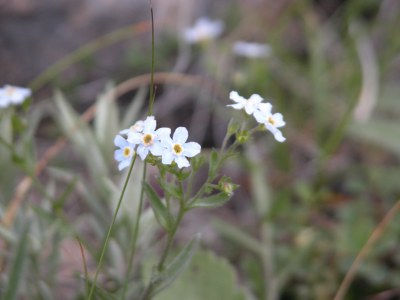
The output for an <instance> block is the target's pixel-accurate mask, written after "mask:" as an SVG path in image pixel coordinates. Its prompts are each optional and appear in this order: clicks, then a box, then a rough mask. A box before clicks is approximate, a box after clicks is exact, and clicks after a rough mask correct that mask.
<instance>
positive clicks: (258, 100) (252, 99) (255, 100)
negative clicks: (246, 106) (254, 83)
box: [249, 94, 264, 104]
mask: <svg viewBox="0 0 400 300" xmlns="http://www.w3.org/2000/svg"><path fill="white" fill-rule="evenodd" d="M263 100H264V99H263V98H261V96H260V95H258V94H253V95H251V96H250V98H249V102H251V103H254V104H258V103H261V102H262V101H263Z"/></svg>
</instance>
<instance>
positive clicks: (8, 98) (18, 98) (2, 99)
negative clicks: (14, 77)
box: [0, 85, 32, 108]
mask: <svg viewBox="0 0 400 300" xmlns="http://www.w3.org/2000/svg"><path fill="white" fill-rule="evenodd" d="M31 94H32V91H31V90H30V89H27V88H22V87H17V86H12V85H5V86H4V87H2V88H0V108H3V107H7V106H9V105H12V104H21V103H23V102H24V101H25V99H26V98H28V97H30V96H31Z"/></svg>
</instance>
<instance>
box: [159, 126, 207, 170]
mask: <svg viewBox="0 0 400 300" xmlns="http://www.w3.org/2000/svg"><path fill="white" fill-rule="evenodd" d="M187 138H188V131H187V129H186V128H185V127H178V128H177V129H176V130H175V132H174V135H173V137H172V139H171V137H170V136H169V135H168V136H167V137H165V138H164V141H163V145H164V147H165V150H164V152H163V153H162V163H163V164H165V165H170V164H171V163H172V162H173V161H175V162H176V164H177V165H178V168H182V167H189V166H190V163H189V161H188V160H187V158H186V157H193V156H195V155H197V154H199V153H200V151H201V146H200V145H199V144H198V143H196V142H189V143H186V140H187Z"/></svg>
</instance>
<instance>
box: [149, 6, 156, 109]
mask: <svg viewBox="0 0 400 300" xmlns="http://www.w3.org/2000/svg"><path fill="white" fill-rule="evenodd" d="M149 2H150V14H151V78H150V101H149V115H150V116H151V115H152V114H153V103H154V97H155V96H154V17H153V7H152V5H151V1H149Z"/></svg>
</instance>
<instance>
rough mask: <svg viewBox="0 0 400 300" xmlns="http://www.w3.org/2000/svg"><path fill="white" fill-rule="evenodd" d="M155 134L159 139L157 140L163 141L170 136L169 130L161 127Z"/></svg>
mask: <svg viewBox="0 0 400 300" xmlns="http://www.w3.org/2000/svg"><path fill="white" fill-rule="evenodd" d="M155 132H156V134H157V136H158V137H159V139H164V138H165V137H167V136H169V135H170V134H171V128H168V127H161V128H158V129H157V130H156V131H155Z"/></svg>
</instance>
